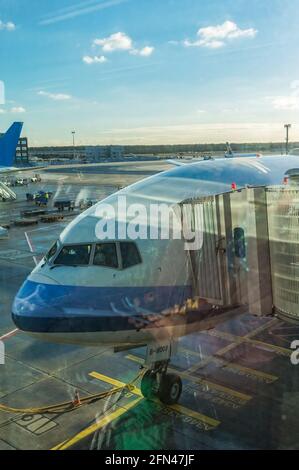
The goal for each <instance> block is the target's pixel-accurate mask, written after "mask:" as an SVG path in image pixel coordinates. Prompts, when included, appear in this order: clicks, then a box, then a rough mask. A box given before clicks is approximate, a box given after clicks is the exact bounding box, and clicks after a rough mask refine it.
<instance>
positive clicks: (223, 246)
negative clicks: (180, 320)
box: [183, 186, 299, 321]
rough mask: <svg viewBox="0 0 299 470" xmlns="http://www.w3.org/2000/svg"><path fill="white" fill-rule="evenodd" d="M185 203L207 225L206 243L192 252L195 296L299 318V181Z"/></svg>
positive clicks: (259, 312) (198, 222)
mask: <svg viewBox="0 0 299 470" xmlns="http://www.w3.org/2000/svg"><path fill="white" fill-rule="evenodd" d="M185 203H188V204H189V205H191V207H192V214H191V217H192V220H193V225H194V224H195V226H194V228H195V229H197V230H203V244H202V248H201V249H199V250H192V251H189V252H188V256H189V258H190V266H191V277H192V282H193V289H194V296H196V297H199V298H200V299H204V300H206V301H207V302H209V303H212V304H213V305H218V306H220V307H221V306H222V307H229V306H232V307H234V306H242V305H244V306H247V307H248V310H249V312H250V313H252V314H254V315H271V314H273V313H277V314H278V315H279V316H283V317H286V318H288V319H293V320H297V321H299V187H297V186H283V187H281V186H276V187H274V186H273V187H256V188H251V187H250V188H245V189H242V190H239V191H232V192H231V193H226V194H221V195H217V196H208V197H203V198H197V199H192V200H188V201H184V203H183V204H185ZM198 207H200V210H198ZM198 214H200V216H199V215H198Z"/></svg>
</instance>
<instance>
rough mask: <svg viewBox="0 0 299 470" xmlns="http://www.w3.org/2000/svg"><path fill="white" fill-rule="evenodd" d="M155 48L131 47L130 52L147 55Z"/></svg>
mask: <svg viewBox="0 0 299 470" xmlns="http://www.w3.org/2000/svg"><path fill="white" fill-rule="evenodd" d="M154 50H155V48H154V47H151V46H145V47H143V48H142V49H132V50H131V51H130V54H132V55H140V56H142V57H149V56H150V55H152V53H153V52H154Z"/></svg>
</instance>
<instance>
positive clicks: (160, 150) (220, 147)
mask: <svg viewBox="0 0 299 470" xmlns="http://www.w3.org/2000/svg"><path fill="white" fill-rule="evenodd" d="M231 147H232V149H233V151H235V152H263V153H272V152H275V153H277V152H278V153H284V152H285V142H266V143H261V142H255V143H231ZM298 147H299V142H292V143H291V144H290V145H289V148H290V149H292V148H298ZM123 148H124V154H125V155H128V154H134V155H146V154H149V155H163V154H177V155H179V154H186V153H190V154H192V153H200V154H204V153H207V154H208V153H223V152H225V151H226V143H220V144H180V145H177V144H175V145H171V144H169V145H124V146H123ZM29 151H31V152H32V154H37V153H38V152H41V155H40V156H41V157H43V155H42V154H43V153H46V154H47V153H48V154H49V153H50V154H52V153H53V154H55V152H59V153H60V154H61V153H63V152H64V151H65V152H66V153H69V152H72V151H73V147H72V146H59V147H58V146H57V147H31V148H30V149H29ZM76 152H80V153H82V154H84V152H85V146H76ZM44 156H46V155H44ZM64 157H65V158H67V157H68V155H67V154H66V155H64Z"/></svg>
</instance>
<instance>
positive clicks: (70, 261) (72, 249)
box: [54, 245, 92, 266]
mask: <svg viewBox="0 0 299 470" xmlns="http://www.w3.org/2000/svg"><path fill="white" fill-rule="evenodd" d="M91 246H92V245H69V246H64V247H63V248H62V249H61V251H60V253H59V255H58V256H57V258H56V259H55V262H54V264H62V265H64V266H74V265H76V266H77V265H81V266H82V265H87V264H89V259H90V254H91Z"/></svg>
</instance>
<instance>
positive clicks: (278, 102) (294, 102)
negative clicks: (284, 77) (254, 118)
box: [268, 80, 299, 111]
mask: <svg viewBox="0 0 299 470" xmlns="http://www.w3.org/2000/svg"><path fill="white" fill-rule="evenodd" d="M290 89H291V92H290V94H289V95H280V96H270V97H268V100H269V99H270V101H271V103H272V106H273V108H274V109H278V110H281V111H295V110H298V109H299V80H294V81H293V82H291V84H290Z"/></svg>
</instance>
